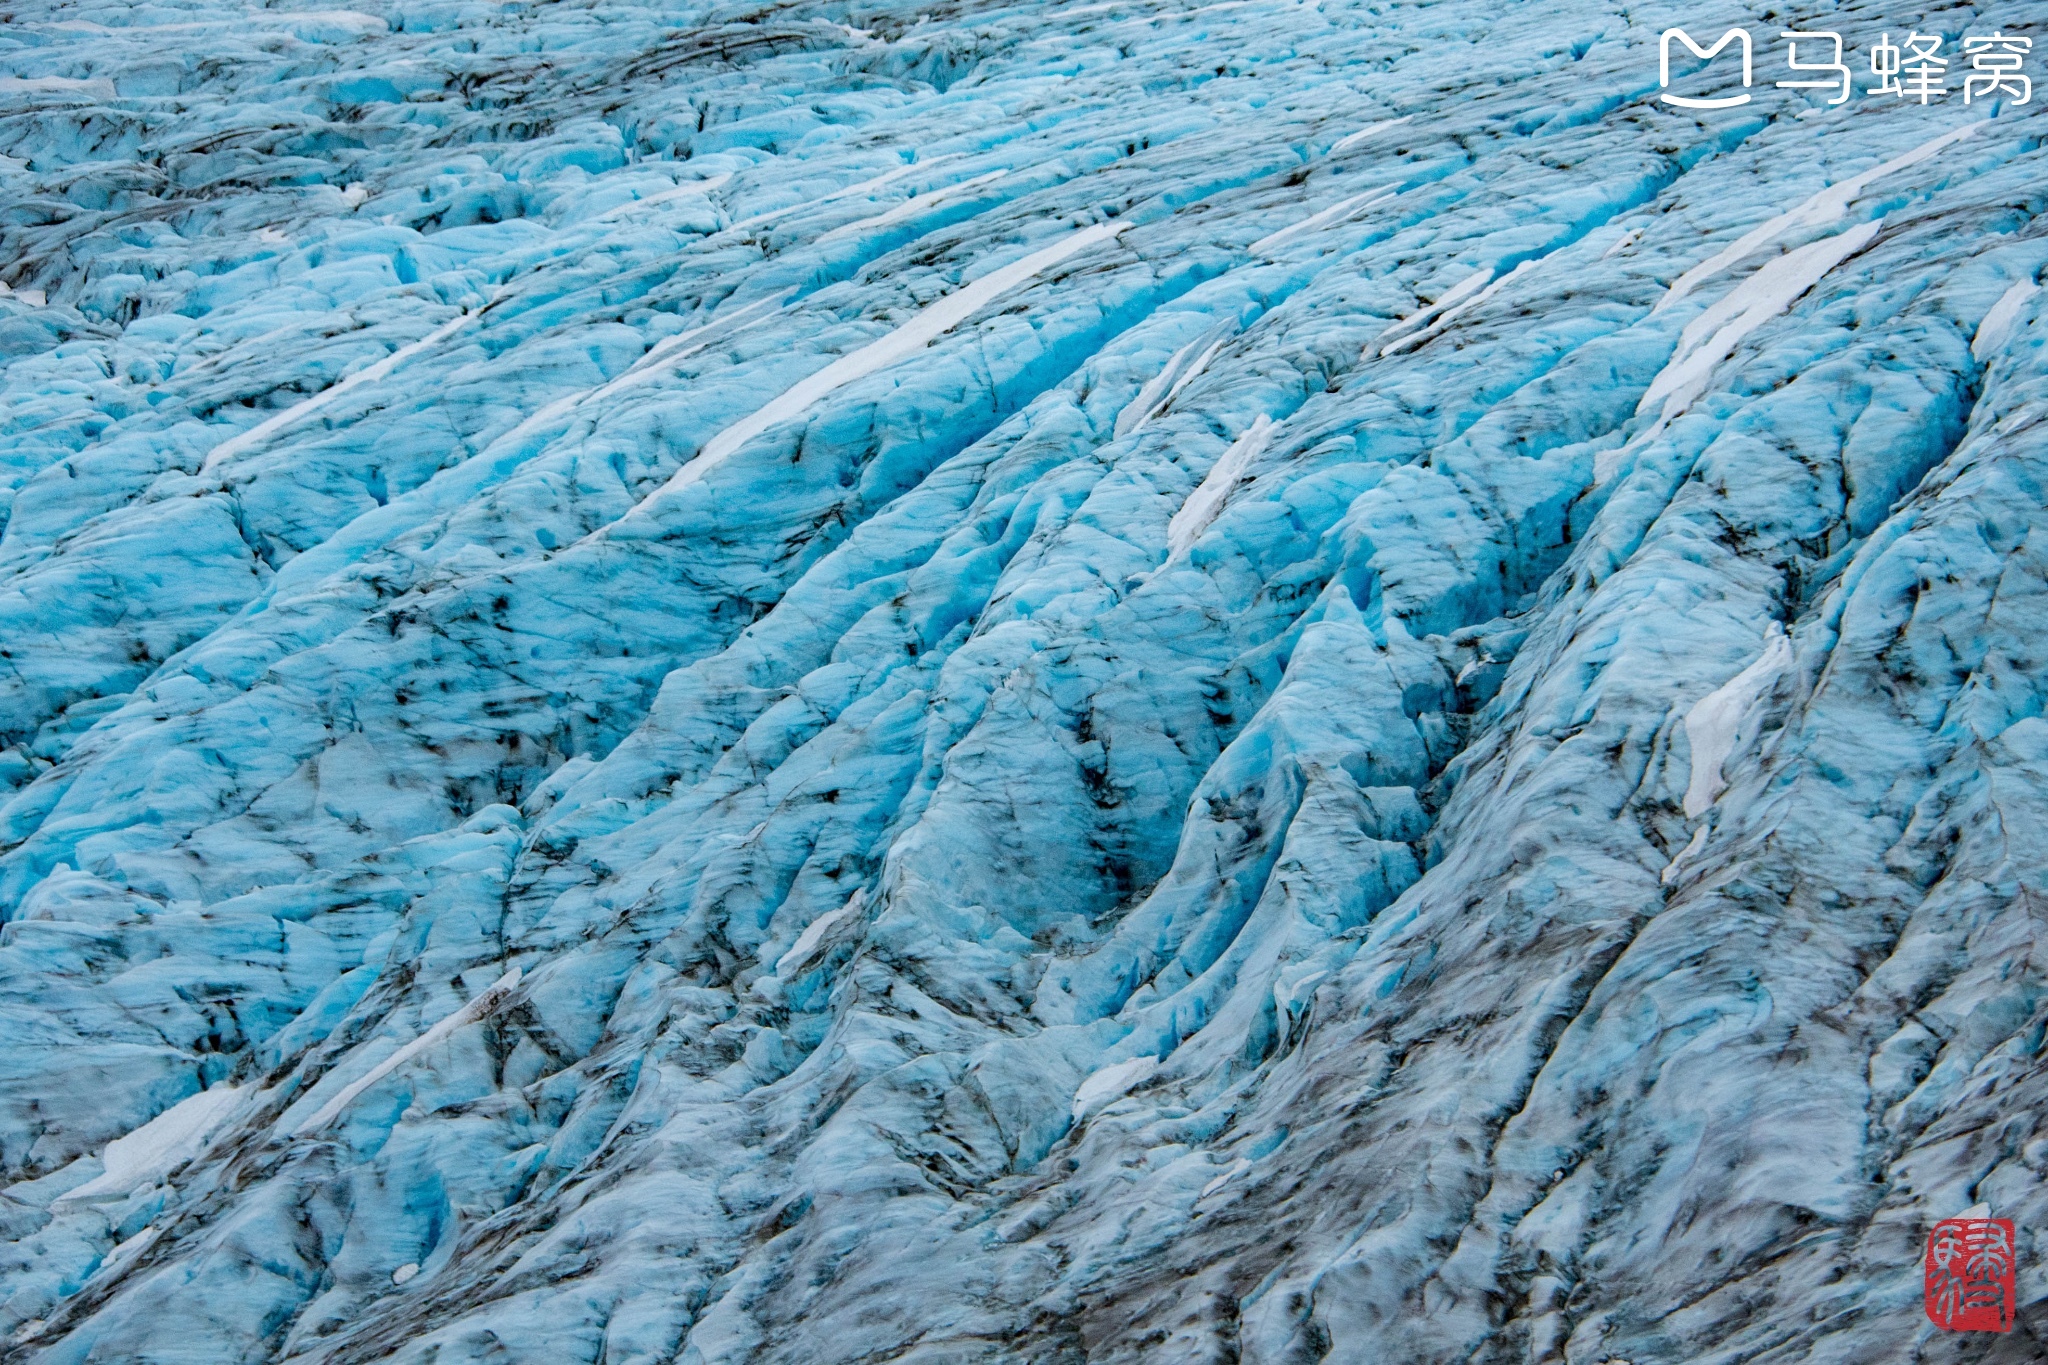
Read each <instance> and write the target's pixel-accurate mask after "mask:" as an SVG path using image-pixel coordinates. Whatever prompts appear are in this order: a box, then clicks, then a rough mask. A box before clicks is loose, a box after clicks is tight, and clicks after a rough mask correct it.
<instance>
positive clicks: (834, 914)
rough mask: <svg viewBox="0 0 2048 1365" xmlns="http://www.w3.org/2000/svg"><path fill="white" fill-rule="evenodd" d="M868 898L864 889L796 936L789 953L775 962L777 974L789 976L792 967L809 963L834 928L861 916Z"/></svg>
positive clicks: (821, 916)
mask: <svg viewBox="0 0 2048 1365" xmlns="http://www.w3.org/2000/svg"><path fill="white" fill-rule="evenodd" d="M867 896H868V893H867V889H866V888H865V887H863V888H861V889H860V890H858V891H855V892H854V893H853V894H852V895H851V896H849V897H847V899H846V904H844V905H842V906H840V907H839V908H838V909H837V910H831V911H827V912H826V913H825V914H822V915H820V916H818V917H817V918H816V919H814V920H812V921H811V922H810V923H809V924H807V925H805V926H804V931H803V932H802V933H801V934H798V935H797V936H796V942H795V943H793V944H791V945H790V949H789V951H788V952H786V953H784V954H783V955H782V956H781V957H779V958H777V959H776V960H775V974H776V975H777V976H788V975H789V972H790V969H791V968H792V967H801V966H803V965H804V963H805V962H807V961H809V960H810V956H811V954H812V953H814V952H816V951H817V948H818V944H819V942H820V941H821V940H823V939H824V937H825V935H826V933H828V932H829V931H830V930H831V928H832V926H833V925H835V924H837V923H839V922H840V921H841V920H844V919H845V918H846V917H847V916H849V915H855V914H859V913H860V908H861V906H862V905H864V904H866V903H867Z"/></svg>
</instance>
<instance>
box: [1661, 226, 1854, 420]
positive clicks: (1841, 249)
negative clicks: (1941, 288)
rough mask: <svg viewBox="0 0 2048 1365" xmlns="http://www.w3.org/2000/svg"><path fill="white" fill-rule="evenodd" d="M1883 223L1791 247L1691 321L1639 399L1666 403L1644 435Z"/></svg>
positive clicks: (1690, 399)
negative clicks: (1746, 340) (1791, 248)
mask: <svg viewBox="0 0 2048 1365" xmlns="http://www.w3.org/2000/svg"><path fill="white" fill-rule="evenodd" d="M1881 225H1882V220H1879V221H1877V222H1869V223H1859V224H1857V225H1856V226H1855V227H1853V228H1850V229H1849V230H1848V231H1847V232H1843V233H1838V234H1837V235H1835V236H1833V237H1823V238H1821V239H1820V240H1819V241H1817V242H1811V243H1809V244H1807V245H1806V246H1803V247H1800V248H1799V249H1798V250H1797V251H1788V252H1786V253H1785V254H1784V255H1782V256H1780V257H1778V258H1777V259H1776V260H1774V261H1771V262H1769V263H1768V264H1766V265H1765V266H1764V267H1763V268H1762V269H1760V270H1758V271H1757V272H1756V273H1755V274H1754V275H1751V276H1750V277H1749V278H1748V279H1746V280H1744V281H1743V282H1742V283H1740V284H1738V285H1736V286H1735V287H1734V288H1733V289H1731V290H1729V291H1728V294H1727V296H1726V297H1725V298H1722V299H1719V300H1717V301H1716V302H1715V303H1714V305H1713V307H1711V308H1709V309H1707V311H1706V312H1704V313H1702V314H1700V315H1699V316H1698V317H1696V318H1694V319H1693V320H1692V321H1691V322H1689V323H1687V324H1686V326H1685V330H1684V331H1683V332H1682V333H1680V334H1679V338H1678V347H1677V349H1676V350H1675V351H1674V352H1673V353H1672V356H1671V359H1670V361H1668V362H1667V363H1666V364H1665V366H1664V368H1663V369H1661V370H1659V371H1658V372H1657V377H1656V378H1655V379H1652V380H1651V381H1650V387H1649V388H1647V389H1645V390H1644V391H1643V396H1642V399H1641V401H1639V402H1638V403H1637V404H1636V412H1637V413H1638V414H1641V413H1644V412H1647V411H1649V409H1650V408H1652V407H1653V406H1655V405H1656V404H1657V403H1659V402H1662V403H1663V405H1664V408H1663V411H1662V412H1661V413H1660V414H1659V415H1658V417H1657V421H1656V424H1655V425H1654V426H1653V427H1652V428H1651V430H1650V431H1649V432H1648V433H1647V434H1646V436H1645V438H1644V439H1648V437H1650V436H1654V435H1656V434H1657V432H1659V431H1662V430H1663V429H1664V428H1665V427H1666V426H1667V425H1669V424H1670V423H1671V422H1672V421H1673V420H1674V419H1675V418H1677V417H1678V416H1679V415H1680V414H1681V413H1683V412H1684V411H1685V410H1686V409H1687V408H1689V407H1691V406H1692V404H1693V402H1694V401H1695V400H1697V399H1698V398H1699V396H1700V395H1701V394H1702V393H1704V392H1705V391H1706V387H1707V380H1708V379H1709V377H1710V376H1711V375H1712V374H1713V370H1714V367H1715V366H1716V365H1718V364H1720V363H1721V362H1722V361H1723V360H1725V359H1727V358H1728V355H1729V353H1730V352H1732V351H1733V350H1734V349H1735V348H1736V346H1737V345H1739V344H1740V343H1741V341H1742V339H1743V338H1744V337H1746V336H1748V335H1749V334H1750V333H1751V332H1754V331H1755V330H1756V329H1757V328H1759V327H1761V326H1763V325H1764V323H1766V322H1768V321H1769V320H1770V319H1772V318H1774V317H1776V316H1777V315H1778V314H1780V313H1782V312H1784V311H1785V310H1786V309H1788V308H1790V307H1791V306H1792V305H1793V304H1794V303H1796V302H1797V301H1798V300H1799V298H1800V297H1801V296H1802V295H1804V294H1805V293H1806V291H1807V290H1809V289H1811V288H1813V287H1814V286H1815V285H1816V284H1819V283H1820V281H1821V278H1822V277H1823V276H1824V275H1826V274H1827V273H1828V272H1829V271H1830V270H1833V269H1834V268H1835V267H1836V266H1838V265H1840V264H1841V263H1842V262H1843V261H1845V260H1847V259H1848V258H1849V257H1851V256H1853V255H1855V254H1856V253H1857V252H1859V251H1861V250H1863V248H1865V247H1866V246H1869V245H1870V243H1871V241H1872V240H1873V239H1874V238H1875V237H1876V236H1877V233H1878V229H1879V227H1880V226H1881ZM1702 338H1705V340H1704V341H1702Z"/></svg>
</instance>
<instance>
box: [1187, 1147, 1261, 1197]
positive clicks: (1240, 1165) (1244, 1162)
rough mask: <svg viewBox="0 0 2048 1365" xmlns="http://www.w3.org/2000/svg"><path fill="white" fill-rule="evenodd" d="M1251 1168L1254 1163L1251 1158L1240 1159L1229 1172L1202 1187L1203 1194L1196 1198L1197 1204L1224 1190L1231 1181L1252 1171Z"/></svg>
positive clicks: (1232, 1164)
mask: <svg viewBox="0 0 2048 1365" xmlns="http://www.w3.org/2000/svg"><path fill="white" fill-rule="evenodd" d="M1251 1168H1252V1163H1251V1160H1250V1159H1249V1158H1247V1157H1239V1158H1238V1159H1237V1160H1236V1161H1234V1162H1232V1163H1231V1165H1230V1169H1229V1170H1227V1171H1225V1172H1224V1173H1223V1174H1222V1175H1219V1176H1217V1177H1216V1178H1215V1179H1214V1180H1212V1181H1210V1182H1209V1183H1208V1184H1206V1185H1204V1186H1202V1192H1201V1193H1200V1194H1198V1195H1196V1196H1195V1202H1196V1203H1200V1202H1201V1201H1202V1200H1204V1199H1207V1198H1208V1197H1209V1196H1210V1195H1212V1194H1214V1193H1216V1191H1218V1190H1220V1189H1222V1188H1223V1187H1224V1186H1225V1185H1228V1184H1229V1183H1230V1182H1231V1181H1233V1180H1235V1179H1237V1177H1239V1176H1241V1175H1243V1174H1244V1173H1245V1172H1246V1171H1248V1170H1250V1169H1251Z"/></svg>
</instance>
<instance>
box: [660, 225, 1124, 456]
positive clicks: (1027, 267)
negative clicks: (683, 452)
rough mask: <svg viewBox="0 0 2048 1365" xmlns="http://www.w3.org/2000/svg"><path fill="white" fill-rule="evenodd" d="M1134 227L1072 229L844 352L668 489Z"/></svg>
mask: <svg viewBox="0 0 2048 1365" xmlns="http://www.w3.org/2000/svg"><path fill="white" fill-rule="evenodd" d="M1129 227H1130V224H1129V223H1097V224H1096V225H1095V226H1093V227H1085V228H1082V229H1081V230H1080V231H1078V232H1071V233H1068V234H1067V235H1066V236H1065V237H1062V238H1061V239H1060V240H1059V241H1057V242H1055V243H1053V244H1052V245H1051V246H1049V247H1044V248H1042V249H1040V250H1038V251H1034V252H1032V253H1031V254H1030V255H1028V256H1025V257H1023V258H1022V259H1021V260H1016V261H1012V262H1011V263H1010V264H1008V265H1006V266H1003V267H1002V268H1000V269H997V270H991V271H990V272H989V273H988V274H986V275H984V276H982V277H981V278H980V279H978V280H976V281H974V282H973V283H972V284H966V285H962V286H961V287H960V288H958V289H955V290H954V291H953V292H952V293H950V294H948V295H946V296H945V297H944V298H942V299H939V300H938V301H937V302H935V303H931V304H927V305H926V306H925V307H924V308H923V309H922V310H920V311H919V313H918V315H917V316H916V317H914V318H912V319H911V320H910V321H908V322H906V323H904V324H903V325H902V326H901V327H898V328H897V329H896V330H895V331H893V332H891V333H889V335H887V336H885V337H882V338H880V339H879V340H876V341H873V342H870V343H869V344H868V345H866V346H863V347H861V348H860V349H859V350H858V351H855V352H854V353H853V354H851V355H844V356H841V357H840V358H839V359H837V360H835V361H833V362H832V363H831V364H829V365H827V366H825V368H824V369H822V370H819V371H818V372H817V373H816V374H813V375H810V376H808V377H807V378H804V379H801V380H799V381H797V382H796V383H795V384H793V385H791V386H790V387H789V388H788V389H785V390H784V391H783V392H782V393H781V394H779V395H778V396H777V397H775V398H774V399H772V400H770V401H769V402H768V403H767V404H765V405H763V406H762V407H760V408H757V409H756V410H755V411H754V412H753V413H752V414H750V415H749V416H746V417H742V418H741V419H740V420H739V421H737V422H734V423H733V424H732V425H731V426H728V427H727V428H725V430H723V431H721V432H719V433H718V434H717V435H716V436H713V437H712V438H711V439H710V440H709V441H706V442H705V443H704V448H703V449H702V450H701V451H699V452H698V454H697V457H696V458H695V459H693V460H691V461H690V462H689V463H688V464H686V465H684V466H683V467H682V468H681V469H678V470H677V471H676V472H675V473H674V474H671V475H670V476H669V480H668V483H667V485H666V486H665V490H664V491H666V490H667V489H676V488H684V487H687V486H688V485H690V484H693V483H695V482H697V481H698V480H699V479H702V478H703V477H704V476H705V475H706V474H708V473H710V472H711V471H712V470H713V469H716V468H717V467H718V466H719V465H721V464H723V463H724V462H725V461H726V460H727V459H729V458H730V457H731V456H732V454H733V452H734V451H737V450H738V449H739V448H740V447H741V446H743V445H745V444H746V443H747V442H748V441H751V440H753V439H754V438H755V437H756V436H759V435H760V434H761V433H762V432H764V431H766V430H768V429H769V428H770V427H772V426H775V425H777V424H778V423H781V422H787V421H790V420H792V419H793V418H796V417H799V416H801V415H802V414H803V413H804V412H805V411H806V410H808V409H809V408H810V407H811V405H812V404H814V403H816V402H818V401H819V400H820V399H822V398H824V397H826V396H827V395H828V394H830V393H832V392H833V391H834V390H836V389H841V388H844V387H845V386H846V385H848V384H851V383H853V382H854V381H855V380H857V379H865V378H866V377H867V376H869V375H871V374H873V373H875V372H876V371H877V370H881V369H885V368H887V367H888V366H890V365H893V364H895V363H896V362H897V361H899V360H905V359H908V358H909V357H911V356H913V355H915V354H917V353H918V352H919V351H921V350H923V349H924V348H925V347H926V346H928V345H930V344H931V343H932V342H933V341H936V340H937V339H938V338H939V337H941V336H944V335H945V334H946V333H947V332H950V331H952V330H953V329H954V328H955V327H957V326H959V325H960V324H961V323H963V322H965V321H966V320H967V319H968V318H970V317H972V316H973V315H974V314H975V313H977V312H979V311H980V310H981V309H983V308H985V307H987V306H988V305H989V304H991V303H993V302H994V301H995V300H996V299H998V298H1000V297H1001V296H1002V295H1004V294H1007V293H1008V292H1010V290H1012V289H1015V288H1016V287H1017V286H1018V285H1021V284H1024V283H1026V282H1028V281H1030V280H1031V279H1033V278H1035V277H1036V276H1038V275H1039V274H1041V273H1043V272H1044V271H1047V270H1050V269H1051V268H1052V267H1053V266H1056V265H1058V264H1059V263H1060V262H1061V261H1064V260H1066V259H1067V258H1068V257H1069V256H1072V255H1074V254H1075V253H1076V252H1078V251H1081V250H1083V249H1085V248H1087V247H1091V246H1093V245H1095V244H1096V243H1097V242H1106V241H1109V240H1110V239H1112V238H1114V237H1115V236H1117V234H1119V233H1121V232H1123V231H1125V230H1126V229H1128V228H1129Z"/></svg>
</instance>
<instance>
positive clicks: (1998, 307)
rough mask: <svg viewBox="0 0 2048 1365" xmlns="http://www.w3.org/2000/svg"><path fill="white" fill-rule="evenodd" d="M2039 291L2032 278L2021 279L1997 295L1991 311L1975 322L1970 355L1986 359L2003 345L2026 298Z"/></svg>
mask: <svg viewBox="0 0 2048 1365" xmlns="http://www.w3.org/2000/svg"><path fill="white" fill-rule="evenodd" d="M2040 292H2041V286H2040V285H2038V284H2035V283H2034V282H2033V281H2032V280H2021V281H2020V282H2019V283H2018V284H2016V285H2014V286H2013V287H2012V288H2010V289H2008V290H2006V291H2005V292H2004V293H2003V294H2000V295H1999V296H1998V302H1997V303H1994V304H1992V305H1991V311H1990V312H1988V313H1986V314H1985V315H1984V321H1982V322H1980V323H1978V324H1977V336H1976V339H1975V340H1973V341H1972V342H1971V343H1970V355H1971V357H1972V358H1974V359H1975V360H1977V361H1978V362H1980V363H1981V362H1982V361H1984V360H1986V359H1988V358H1989V357H1990V355H1991V353H1992V352H1993V351H1996V350H1997V349H1998V348H1999V347H2001V346H2003V345H2005V342H2006V338H2008V337H2010V336H2011V335H2012V332H2013V325H2014V324H2015V323H2017V322H2018V321H2019V316H2020V312H2021V310H2022V309H2024V308H2025V307H2026V306H2027V300H2029V299H2031V298H2033V297H2034V295H2036V294H2038V293H2040Z"/></svg>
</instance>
